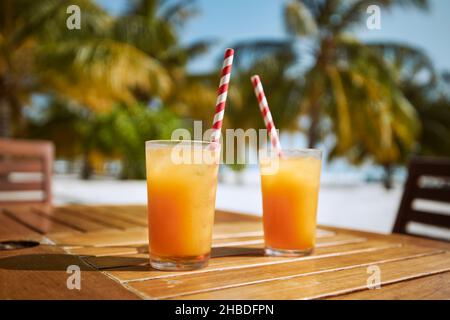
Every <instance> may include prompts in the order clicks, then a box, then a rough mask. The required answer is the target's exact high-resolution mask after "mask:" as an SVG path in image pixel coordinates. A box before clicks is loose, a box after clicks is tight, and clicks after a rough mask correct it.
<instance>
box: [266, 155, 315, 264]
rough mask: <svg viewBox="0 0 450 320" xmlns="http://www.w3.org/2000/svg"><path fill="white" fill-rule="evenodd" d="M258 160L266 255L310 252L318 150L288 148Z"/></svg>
mask: <svg viewBox="0 0 450 320" xmlns="http://www.w3.org/2000/svg"><path fill="white" fill-rule="evenodd" d="M260 159H261V161H260V169H261V188H262V198H263V222H264V241H265V248H266V249H265V251H266V254H268V255H275V256H280V255H282V256H298V255H305V254H309V253H311V252H312V250H313V249H314V246H315V241H316V211H317V201H318V195H319V185H320V170H321V162H322V160H321V159H322V153H321V151H320V150H316V149H291V150H289V149H288V150H283V155H282V157H278V155H276V154H275V153H274V154H270V155H269V156H267V157H265V158H260Z"/></svg>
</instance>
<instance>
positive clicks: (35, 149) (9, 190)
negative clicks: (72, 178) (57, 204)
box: [0, 139, 54, 205]
mask: <svg viewBox="0 0 450 320" xmlns="http://www.w3.org/2000/svg"><path fill="white" fill-rule="evenodd" d="M53 153H54V147H53V143H52V142H49V141H37V140H35V141H34V140H16V139H0V205H11V204H23V203H27V204H29V203H32V204H44V205H50V204H51V201H52V192H51V179H52V166H53ZM22 173H26V174H22ZM30 173H37V175H39V173H40V179H39V177H37V178H38V179H36V178H35V179H31V177H30ZM20 175H22V179H18V176H20ZM15 176H17V178H16V179H14V177H15ZM27 176H28V177H27ZM26 191H40V192H37V193H38V195H37V197H36V196H35V197H34V198H32V199H29V198H30V197H23V195H24V193H26ZM39 194H40V195H39Z"/></svg>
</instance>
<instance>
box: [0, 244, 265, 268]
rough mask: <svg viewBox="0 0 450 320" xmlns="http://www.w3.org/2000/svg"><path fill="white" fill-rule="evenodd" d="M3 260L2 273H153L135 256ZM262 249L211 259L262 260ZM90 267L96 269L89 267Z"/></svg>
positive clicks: (223, 252)
mask: <svg viewBox="0 0 450 320" xmlns="http://www.w3.org/2000/svg"><path fill="white" fill-rule="evenodd" d="M17 253H18V252H17ZM17 253H15V254H14V255H11V256H6V257H4V258H0V270H2V269H3V270H29V271H66V270H67V268H68V267H69V266H71V265H76V266H78V267H79V268H80V270H81V271H97V269H109V270H111V269H114V270H126V271H151V270H156V269H153V268H152V267H151V266H150V265H149V263H148V258H147V257H132V256H101V257H96V256H83V258H82V259H81V258H80V257H78V256H75V255H70V254H59V253H54V254H53V253H34V254H33V253H24V254H17ZM263 255H264V250H263V249H260V248H244V247H220V248H213V249H212V252H211V257H213V258H220V257H231V256H247V257H248V256H257V257H259V256H263ZM89 264H91V265H93V266H90V265H89Z"/></svg>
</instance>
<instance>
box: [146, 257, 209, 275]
mask: <svg viewBox="0 0 450 320" xmlns="http://www.w3.org/2000/svg"><path fill="white" fill-rule="evenodd" d="M209 256H210V255H209V254H204V255H200V256H189V257H158V256H152V255H151V256H150V265H151V266H152V267H153V268H155V269H158V270H163V271H169V270H170V271H182V270H196V269H201V268H204V267H206V266H207V265H208V262H209Z"/></svg>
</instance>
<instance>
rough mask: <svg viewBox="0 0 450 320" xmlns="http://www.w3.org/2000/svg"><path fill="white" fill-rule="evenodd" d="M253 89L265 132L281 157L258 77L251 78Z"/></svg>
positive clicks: (273, 125)
mask: <svg viewBox="0 0 450 320" xmlns="http://www.w3.org/2000/svg"><path fill="white" fill-rule="evenodd" d="M251 80H252V84H253V88H254V90H255V95H256V99H258V103H259V109H260V110H261V114H262V116H263V119H264V123H265V124H266V128H267V131H268V133H269V137H270V142H271V144H272V147H273V148H274V150H275V151H276V152H277V154H278V155H279V156H281V144H280V139H279V138H278V133H277V129H276V128H275V124H274V123H273V119H272V114H271V113H270V109H269V104H268V103H267V99H266V95H265V94H264V89H263V86H262V83H261V79H260V78H259V76H258V75H254V76H252V77H251Z"/></svg>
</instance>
